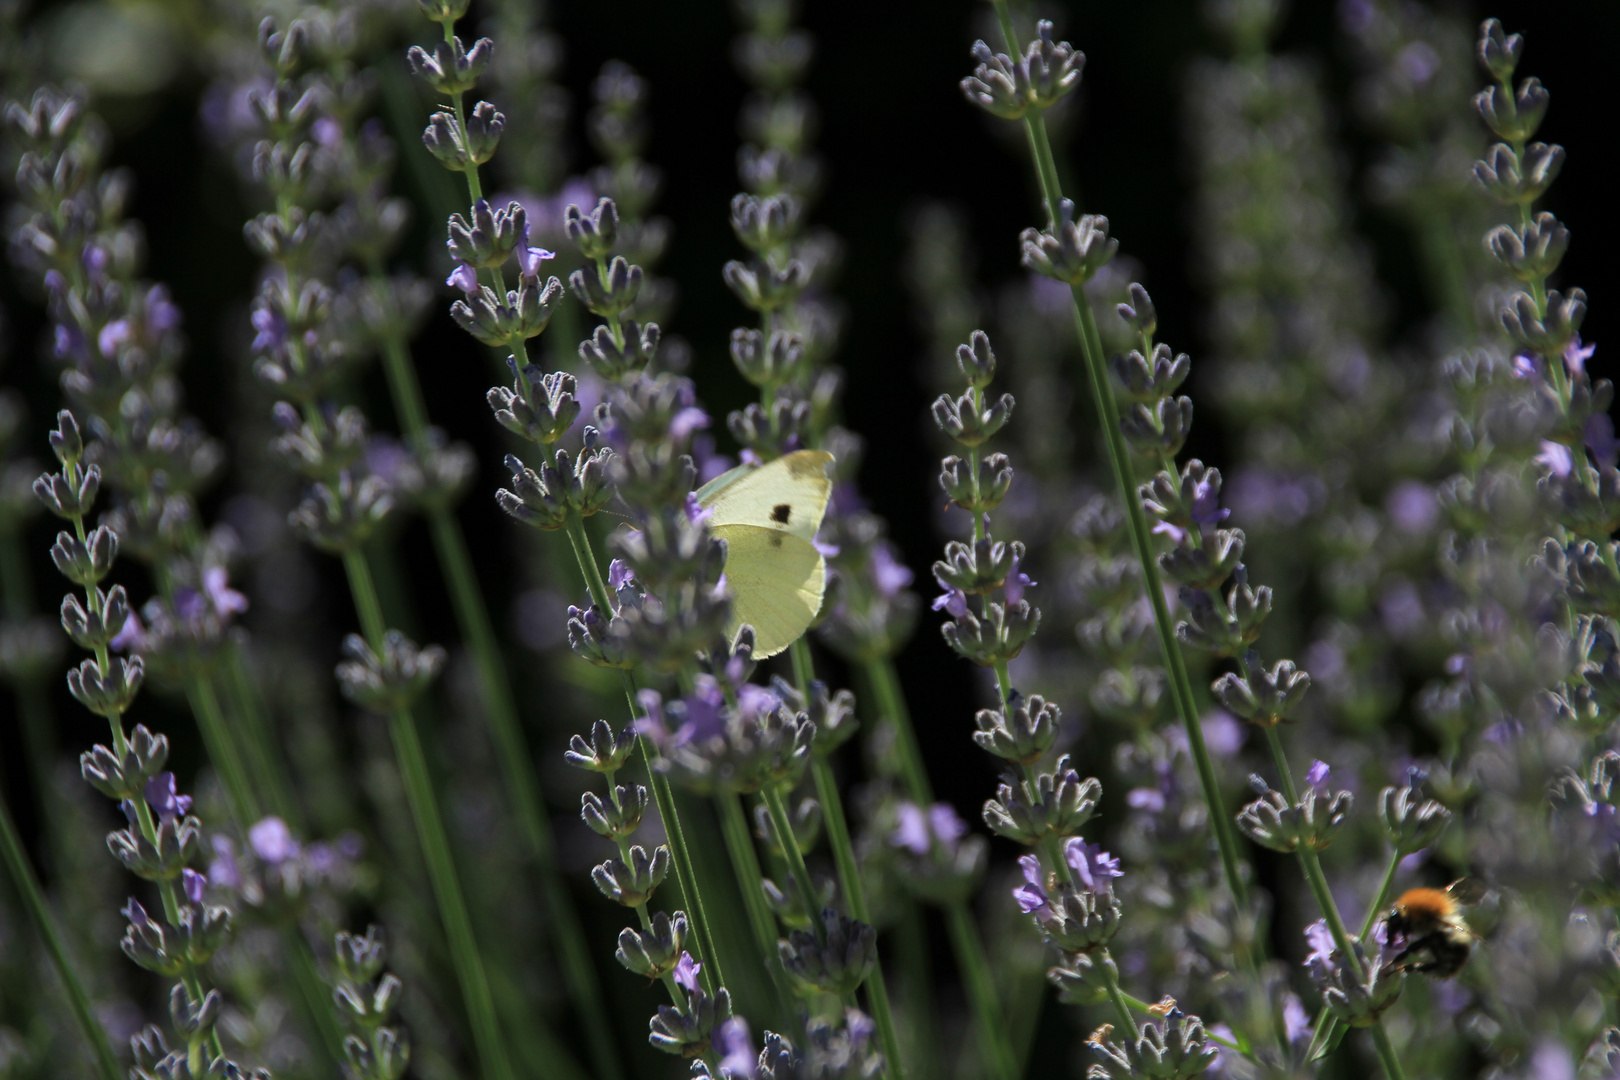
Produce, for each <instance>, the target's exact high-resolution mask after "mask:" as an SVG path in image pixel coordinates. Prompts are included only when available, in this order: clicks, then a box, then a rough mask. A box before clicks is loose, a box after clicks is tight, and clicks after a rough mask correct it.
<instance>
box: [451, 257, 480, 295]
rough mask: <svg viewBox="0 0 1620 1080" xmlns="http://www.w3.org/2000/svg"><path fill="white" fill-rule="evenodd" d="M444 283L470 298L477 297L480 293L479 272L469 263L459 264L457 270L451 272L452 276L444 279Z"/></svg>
mask: <svg viewBox="0 0 1620 1080" xmlns="http://www.w3.org/2000/svg"><path fill="white" fill-rule="evenodd" d="M444 283H445V284H446V285H453V286H455V287H456V288H458V289H460V290H461V291H462V292H464V293H466V294H467V295H468V296H475V295H477V293H478V271H477V270H474V269H473V268H472V266H471V264H469V263H457V264H456V268H455V269H454V270H452V271H450V276H449V277H447V278H445V279H444Z"/></svg>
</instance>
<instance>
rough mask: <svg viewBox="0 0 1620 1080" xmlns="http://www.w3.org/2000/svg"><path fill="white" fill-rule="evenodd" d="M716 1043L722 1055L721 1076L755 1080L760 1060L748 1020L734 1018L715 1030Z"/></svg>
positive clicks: (738, 1017)
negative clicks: (755, 1049) (755, 1050)
mask: <svg viewBox="0 0 1620 1080" xmlns="http://www.w3.org/2000/svg"><path fill="white" fill-rule="evenodd" d="M714 1042H715V1045H716V1047H717V1048H718V1049H719V1051H720V1054H721V1057H720V1075H721V1076H730V1077H736V1078H739V1080H754V1073H755V1070H756V1069H757V1067H758V1065H759V1058H758V1056H757V1055H756V1054H755V1053H754V1037H753V1035H752V1034H751V1033H750V1032H749V1030H748V1021H747V1020H744V1019H743V1018H742V1017H740V1016H733V1017H732V1018H731V1019H730V1020H727V1021H726V1022H725V1023H723V1024H721V1025H720V1026H719V1027H718V1028H716V1029H715V1032H714Z"/></svg>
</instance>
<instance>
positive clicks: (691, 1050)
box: [647, 986, 731, 1058]
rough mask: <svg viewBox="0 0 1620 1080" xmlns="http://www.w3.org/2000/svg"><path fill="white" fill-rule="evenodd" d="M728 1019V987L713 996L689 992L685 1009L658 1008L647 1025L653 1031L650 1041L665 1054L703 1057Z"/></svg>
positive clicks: (699, 991) (729, 1002)
mask: <svg viewBox="0 0 1620 1080" xmlns="http://www.w3.org/2000/svg"><path fill="white" fill-rule="evenodd" d="M729 1019H731V994H730V993H729V992H728V991H727V990H726V988H725V987H723V986H722V987H720V989H718V990H716V991H715V994H714V996H713V997H710V996H709V995H708V994H707V993H705V992H704V991H703V990H701V989H697V990H688V991H687V992H686V1004H685V1006H683V1007H681V1008H676V1007H675V1006H673V1005H660V1006H658V1012H657V1014H656V1015H654V1016H653V1018H652V1020H651V1021H649V1022H648V1025H647V1026H648V1027H649V1028H650V1029H651V1032H650V1034H649V1035H648V1036H647V1041H648V1042H650V1043H652V1045H653V1046H654V1047H656V1048H657V1049H659V1050H662V1051H664V1053H666V1054H673V1055H675V1056H677V1057H682V1058H696V1057H700V1056H702V1055H703V1054H704V1053H705V1052H706V1051H707V1050H708V1049H709V1035H710V1033H711V1032H713V1031H714V1029H715V1028H716V1027H718V1026H719V1025H720V1024H723V1023H724V1022H725V1021H727V1020H729Z"/></svg>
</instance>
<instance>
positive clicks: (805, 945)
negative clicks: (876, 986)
mask: <svg viewBox="0 0 1620 1080" xmlns="http://www.w3.org/2000/svg"><path fill="white" fill-rule="evenodd" d="M821 923H822V929H823V934H822V935H821V936H820V937H818V935H815V934H811V933H807V932H806V931H803V930H795V931H793V932H792V933H790V934H789V935H788V936H787V939H786V940H784V941H780V942H778V943H777V949H778V951H779V953H780V955H781V958H782V968H783V970H784V971H786V972H787V975H788V977H789V978H790V979H792V980H793V981H794V982H795V983H796V984H797V985H798V986H799V987H800V988H801V990H802V991H803V992H813V991H817V990H819V991H821V992H823V993H828V994H837V995H839V996H840V997H842V996H845V995H848V994H853V993H854V992H855V991H856V990H857V989H858V988H859V987H860V985H861V983H863V982H865V981H866V977H867V976H868V975H870V974H871V973H872V968H873V967H874V966H875V965H876V964H877V931H876V930H875V929H873V928H872V927H870V926H868V925H866V924H865V923H863V922H861V921H859V920H857V919H850V918H845V917H844V916H843V915H840V914H839V913H838V912H836V911H834V910H833V909H832V908H823V909H822V911H821Z"/></svg>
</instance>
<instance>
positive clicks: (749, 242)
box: [731, 194, 803, 256]
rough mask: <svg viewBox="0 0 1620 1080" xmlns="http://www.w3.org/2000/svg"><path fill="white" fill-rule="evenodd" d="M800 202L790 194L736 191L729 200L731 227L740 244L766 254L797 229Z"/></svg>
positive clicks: (786, 241) (754, 251)
mask: <svg viewBox="0 0 1620 1080" xmlns="http://www.w3.org/2000/svg"><path fill="white" fill-rule="evenodd" d="M802 210H803V204H802V203H801V202H800V201H799V200H798V199H797V198H796V197H795V196H793V195H790V194H780V195H768V196H765V197H764V198H761V197H759V196H757V195H737V196H735V197H734V198H733V199H732V200H731V229H732V231H733V232H735V233H736V234H737V239H738V240H740V241H742V244H743V246H744V247H746V248H747V249H748V250H749V251H752V252H753V253H754V254H756V255H760V256H769V255H770V254H772V253H773V252H775V251H777V250H779V249H781V248H782V247H784V246H785V245H786V244H788V243H789V242H790V241H792V239H793V238H794V237H795V236H797V235H798V233H799V215H800V213H801V211H802Z"/></svg>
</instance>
